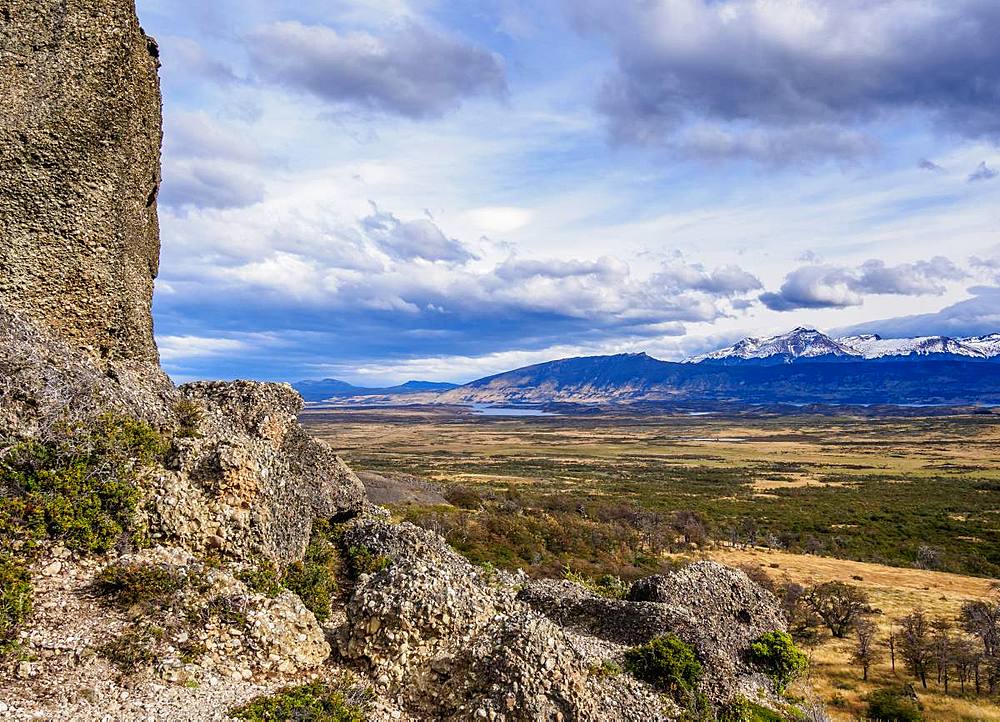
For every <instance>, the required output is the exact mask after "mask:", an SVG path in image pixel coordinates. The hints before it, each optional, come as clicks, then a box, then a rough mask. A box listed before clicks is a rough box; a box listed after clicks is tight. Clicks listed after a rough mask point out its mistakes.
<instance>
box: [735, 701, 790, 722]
mask: <svg viewBox="0 0 1000 722" xmlns="http://www.w3.org/2000/svg"><path fill="white" fill-rule="evenodd" d="M784 720H785V718H784V717H783V716H782V715H780V714H778V713H777V712H775V711H774V710H770V709H768V708H767V707H763V706H761V705H759V704H757V703H756V702H751V701H750V700H748V699H746V698H745V697H737V698H736V699H734V700H733V701H732V702H730V703H729V704H728V705H726V706H725V708H723V709H722V711H721V712H720V713H719V722H784Z"/></svg>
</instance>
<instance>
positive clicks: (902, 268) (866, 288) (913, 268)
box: [760, 256, 968, 311]
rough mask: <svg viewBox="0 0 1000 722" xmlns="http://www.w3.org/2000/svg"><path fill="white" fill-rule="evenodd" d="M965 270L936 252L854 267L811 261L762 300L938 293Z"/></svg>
mask: <svg viewBox="0 0 1000 722" xmlns="http://www.w3.org/2000/svg"><path fill="white" fill-rule="evenodd" d="M967 277H968V274H967V273H966V272H965V271H963V270H962V269H960V268H959V267H958V266H957V265H955V264H954V263H953V262H952V261H950V260H948V259H947V258H944V257H942V256H936V257H934V258H932V259H930V260H929V261H917V262H914V263H902V264H899V265H897V266H888V265H886V263H885V262H884V261H881V260H870V261H866V262H865V263H863V264H861V266H859V267H857V268H846V267H843V266H832V265H812V266H803V267H801V268H798V269H796V270H794V271H792V272H791V273H789V274H788V275H787V276H786V277H785V281H784V283H783V284H782V286H781V288H780V290H779V291H777V292H770V293H764V294H761V296H760V300H761V302H762V303H763V304H764V305H765V306H767V307H768V308H770V309H771V310H772V311H794V310H797V309H822V308H847V307H850V306H860V305H862V304H863V303H864V298H865V296H866V295H869V294H874V295H899V296H923V295H941V294H943V293H944V292H945V291H946V290H947V288H946V286H945V285H944V282H946V281H960V280H962V279H964V278H967Z"/></svg>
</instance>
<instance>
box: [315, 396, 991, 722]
mask: <svg viewBox="0 0 1000 722" xmlns="http://www.w3.org/2000/svg"><path fill="white" fill-rule="evenodd" d="M303 422H304V423H305V424H306V425H307V427H308V428H309V429H310V430H311V431H312V433H314V434H317V435H318V436H320V437H323V438H325V439H326V440H328V441H329V442H330V443H331V444H332V445H333V446H334V447H335V448H337V449H338V450H340V451H341V453H343V454H344V456H345V458H346V459H347V461H348V462H349V463H350V464H351V465H352V466H353V467H354V468H355V469H357V470H359V471H362V472H364V475H365V477H366V484H368V485H369V488H375V487H377V489H378V494H379V497H380V498H379V499H378V501H379V503H383V504H386V505H388V506H390V507H391V508H392V510H393V512H394V515H395V516H396V517H398V518H404V519H409V520H411V521H414V522H416V523H418V524H420V525H422V526H425V527H428V528H432V529H435V530H436V531H438V532H440V533H442V534H443V535H444V536H445V537H446V538H447V539H448V540H449V541H450V542H451V543H452V545H453V546H455V547H456V548H457V549H458V550H459V551H461V552H462V553H463V554H465V555H466V556H468V557H469V558H470V559H472V560H473V561H476V562H479V563H483V564H492V565H495V566H500V567H507V568H522V569H525V570H526V571H527V572H528V573H529V574H533V575H539V576H541V575H548V576H558V575H561V574H564V573H566V572H567V571H569V572H572V573H574V574H578V575H581V576H582V577H584V578H596V577H599V576H600V575H602V574H606V573H610V574H615V575H619V576H622V577H623V578H626V579H628V578H635V577H638V576H642V575H647V574H650V573H655V572H657V571H659V570H662V569H663V568H665V567H666V566H669V565H671V564H674V563H677V560H678V559H680V558H682V557H683V558H688V557H690V556H691V554H692V552H691V548H692V545H684V544H678V543H677V541H678V540H677V537H678V533H679V532H678V531H677V527H676V525H675V524H674V522H673V515H674V514H675V512H678V511H690V512H693V513H694V514H695V515H696V516H697V517H698V518H699V519H701V520H702V521H703V522H704V527H705V528H704V529H703V530H702V531H701V532H698V533H696V534H695V537H698V538H695V539H692V540H691V541H694V542H696V543H697V545H698V547H699V549H700V551H696V552H694V554H696V555H698V554H702V555H708V556H710V557H712V558H714V559H717V560H719V561H723V562H726V563H730V564H747V565H756V566H759V567H761V568H762V569H763V570H764V571H765V572H766V573H767V574H768V575H769V576H770V577H771V578H772V579H774V580H775V581H776V582H778V583H782V582H787V581H791V582H798V583H801V584H804V585H809V584H814V583H818V582H822V581H829V580H841V581H846V582H848V583H851V584H855V585H857V586H860V587H863V588H864V589H865V590H866V591H867V592H868V593H869V594H870V596H871V599H872V603H873V605H874V606H875V607H876V608H877V609H879V610H880V611H881V614H879V615H877V617H876V621H877V623H878V624H879V626H880V627H881V628H882V629H883V631H885V630H886V629H887V628H888V625H889V623H890V621H891V620H892V619H894V618H896V617H898V616H900V615H902V614H906V613H908V612H910V611H912V610H913V609H916V608H923V609H924V610H926V611H927V612H928V614H929V616H931V617H939V616H943V617H948V618H949V619H952V620H954V618H955V617H956V615H957V614H958V611H959V609H960V607H961V605H962V603H963V602H966V601H969V600H973V599H984V598H987V597H988V596H989V595H990V593H991V591H990V586H991V580H992V578H995V577H997V576H1000V458H998V457H997V455H996V452H995V449H996V448H998V444H1000V417H997V416H991V415H973V414H970V415H956V416H933V417H931V416H929V417H912V416H909V417H900V418H892V417H880V418H863V417H852V416H843V417H836V416H829V417H828V416H806V415H803V416H770V415H768V416H760V417H750V416H737V415H730V416H723V415H709V416H679V415H655V414H643V415H630V414H599V415H592V416H549V417H520V418H504V417H483V416H477V415H474V414H471V413H468V412H464V411H460V410H456V409H454V408H452V409H442V408H434V407H411V408H396V409H371V408H368V409H337V410H325V411H313V412H307V413H306V414H305V415H304V418H303ZM426 482H430V484H428V483H426ZM702 532H706V533H707V536H706V537H705V538H701V537H700V536H699V535H700V534H701V533H702ZM850 647H851V643H850V642H849V641H845V640H833V639H831V638H830V636H829V635H828V634H826V635H825V636H824V635H821V637H820V638H819V640H818V641H817V642H816V644H815V645H814V646H813V647H812V648H811V650H810V655H811V657H812V668H811V669H812V671H811V675H810V679H809V680H808V684H809V685H810V686H811V687H812V688H813V689H814V690H815V692H816V693H817V694H818V695H819V697H820V698H821V699H822V701H823V702H824V703H825V704H826V705H827V707H828V708H829V709H830V711H831V713H832V714H833V715H834V716H835V718H837V719H845V720H846V719H854V718H856V717H857V715H858V714H860V713H861V712H862V711H863V710H864V703H863V697H864V696H865V695H866V694H867V693H868V692H869V691H871V690H874V689H876V688H878V687H882V686H899V685H901V684H903V683H904V682H908V681H910V680H909V678H908V675H907V674H906V673H905V671H904V670H903V668H902V665H901V664H898V665H897V674H895V675H894V674H893V673H892V671H891V670H890V669H889V664H888V662H885V663H879V664H878V665H876V667H875V668H873V670H872V675H871V676H872V679H871V681H870V682H868V683H865V682H862V680H861V675H860V672H859V671H858V670H857V669H856V668H855V667H854V666H853V665H852V664H851V663H850ZM803 690H804V688H803ZM803 690H799V691H800V692H801V691H803ZM917 692H918V694H920V698H921V700H922V702H923V703H924V705H925V711H926V714H927V718H929V719H968V720H976V719H988V720H994V719H996V720H1000V707H998V706H996V705H995V704H992V703H991V702H990V701H989V700H986V699H984V698H974V697H973V696H972V695H971V694H969V695H961V694H959V693H957V692H956V691H955V689H954V688H953V689H952V691H951V694H949V695H948V696H945V695H944V694H943V690H941V689H939V688H938V685H937V684H935V683H934V681H933V680H932V681H931V687H930V689H929V690H927V691H926V692H924V691H922V690H920V689H919V688H918V690H917Z"/></svg>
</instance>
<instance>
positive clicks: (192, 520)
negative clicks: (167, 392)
mask: <svg viewBox="0 0 1000 722" xmlns="http://www.w3.org/2000/svg"><path fill="white" fill-rule="evenodd" d="M180 392H181V394H182V395H183V397H184V399H185V401H186V402H187V404H188V406H187V409H188V410H187V412H186V413H187V414H188V415H189V416H191V417H193V418H191V419H189V420H186V422H185V423H186V424H188V427H187V428H185V429H184V434H183V435H182V436H180V437H179V438H176V439H175V441H174V444H173V450H172V452H171V454H170V457H169V459H168V461H167V470H166V471H165V472H164V473H162V474H160V475H158V477H157V479H156V481H155V483H154V487H153V490H152V493H151V494H150V506H151V509H152V514H153V520H152V524H151V526H152V527H153V529H154V537H156V538H164V539H167V540H170V541H172V542H175V543H180V544H182V545H183V546H184V547H185V548H188V549H193V550H197V551H202V552H205V551H213V552H217V553H221V554H223V555H225V556H228V557H233V558H237V559H256V558H267V559H271V560H273V561H277V562H280V563H288V562H292V561H295V560H297V559H301V558H302V554H303V552H304V551H305V548H306V544H308V542H309V534H310V530H311V527H312V522H313V520H314V519H317V518H323V519H329V518H331V517H336V516H338V515H341V514H345V513H347V514H354V513H356V512H358V511H360V510H361V509H362V507H363V506H364V504H365V499H364V487H363V486H362V484H361V482H360V481H359V480H358V478H357V477H356V476H355V475H354V473H353V472H352V471H351V470H350V469H349V468H348V467H347V465H346V464H344V463H343V462H342V461H341V460H340V459H339V458H338V457H337V455H336V454H334V452H333V451H332V450H331V449H330V447H329V446H327V445H326V444H325V443H323V442H322V441H318V440H316V439H314V438H313V437H311V436H309V435H308V434H307V433H306V432H305V431H304V430H303V429H302V427H301V426H300V425H299V423H298V421H297V420H296V417H297V415H298V413H299V411H301V409H302V398H301V397H300V396H299V395H298V394H297V393H296V392H295V391H294V390H293V389H292V387H291V386H288V385H287V384H263V383H254V382H249V381H237V382H233V383H223V382H213V383H207V382H203V383H195V384H188V385H186V386H182V387H181V389H180Z"/></svg>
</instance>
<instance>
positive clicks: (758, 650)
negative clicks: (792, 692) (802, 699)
mask: <svg viewBox="0 0 1000 722" xmlns="http://www.w3.org/2000/svg"><path fill="white" fill-rule="evenodd" d="M750 661H751V662H752V663H753V664H755V665H756V666H757V667H759V668H760V669H761V670H763V671H764V673H765V674H767V676H768V677H770V678H771V680H772V681H773V682H774V686H775V687H776V688H777V690H778V692H784V691H785V689H786V688H787V687H788V685H790V684H791V683H792V682H794V681H795V680H796V679H797V678H798V677H799V676H800V675H801V674H802V673H803V672H804V671H805V669H806V666H807V665H808V663H809V660H808V658H807V657H806V655H805V654H803V653H802V652H801V651H800V650H799V649H798V647H796V646H795V642H793V641H792V637H791V635H790V634H787V633H786V632H767V633H765V634H762V635H761V636H760V637H758V638H757V639H756V640H755V641H754V642H753V643H752V644H751V645H750Z"/></svg>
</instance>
